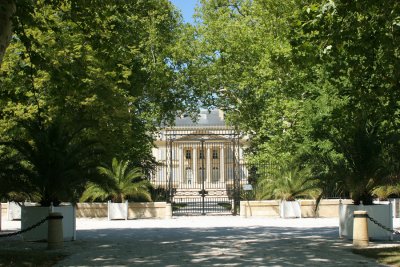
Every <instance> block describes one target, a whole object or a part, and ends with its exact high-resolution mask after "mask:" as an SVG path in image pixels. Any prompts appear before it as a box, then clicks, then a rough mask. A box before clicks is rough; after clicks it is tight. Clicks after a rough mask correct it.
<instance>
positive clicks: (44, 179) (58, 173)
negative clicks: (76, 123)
mask: <svg viewBox="0 0 400 267" xmlns="http://www.w3.org/2000/svg"><path fill="white" fill-rule="evenodd" d="M1 144H2V145H3V146H4V150H3V153H2V154H1V158H2V159H6V160H4V161H2V162H1V164H2V171H1V175H0V178H1V180H0V182H1V183H2V186H3V185H4V186H5V187H4V188H3V187H2V189H3V190H5V191H4V192H2V193H3V194H8V197H13V196H14V197H15V196H17V197H19V198H21V197H23V196H29V197H30V199H31V200H32V201H38V202H40V204H41V205H42V206H49V205H50V204H51V203H53V205H58V204H59V203H60V202H61V201H70V202H75V201H76V200H77V199H78V198H79V196H80V194H81V193H82V191H83V188H84V185H85V184H86V182H87V181H88V180H92V181H95V180H96V175H95V172H94V171H95V166H96V162H97V161H98V160H99V156H100V153H101V151H102V150H101V148H100V147H99V143H98V142H97V141H95V140H91V139H90V138H88V137H87V136H86V135H85V128H78V129H68V128H66V127H65V124H64V123H63V121H62V120H61V119H58V120H55V121H52V122H51V123H49V124H46V125H43V124H39V123H37V122H25V123H24V124H23V126H22V130H21V131H20V132H19V135H15V136H14V137H13V138H11V140H9V141H5V142H2V143H1ZM10 155H11V156H10ZM7 159H8V160H7ZM3 164H4V165H3ZM14 171H15V172H14ZM8 186H9V187H8Z"/></svg>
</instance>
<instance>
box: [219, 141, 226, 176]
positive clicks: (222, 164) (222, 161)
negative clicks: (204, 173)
mask: <svg viewBox="0 0 400 267" xmlns="http://www.w3.org/2000/svg"><path fill="white" fill-rule="evenodd" d="M220 154H221V155H220V161H219V163H220V167H219V168H220V176H221V177H220V181H221V182H223V183H224V182H225V147H224V143H222V147H221V153H220Z"/></svg>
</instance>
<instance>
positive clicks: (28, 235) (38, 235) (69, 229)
mask: <svg viewBox="0 0 400 267" xmlns="http://www.w3.org/2000/svg"><path fill="white" fill-rule="evenodd" d="M52 210H53V211H54V212H60V213H61V214H62V215H63V217H64V218H63V219H62V224H63V237H64V241H73V240H76V217H75V206H72V205H60V206H58V207H52ZM50 211H51V208H50V207H41V206H22V207H21V229H26V228H28V227H30V226H31V225H33V224H35V223H37V222H39V221H40V220H42V219H43V218H45V217H46V216H48V215H49V212H50ZM47 231H48V223H47V221H46V222H44V223H43V224H41V225H40V226H38V227H36V228H34V229H32V230H30V231H28V232H25V233H23V234H22V238H23V239H24V241H44V240H47Z"/></svg>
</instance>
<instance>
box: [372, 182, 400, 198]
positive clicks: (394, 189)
mask: <svg viewBox="0 0 400 267" xmlns="http://www.w3.org/2000/svg"><path fill="white" fill-rule="evenodd" d="M372 194H373V195H374V196H376V197H377V198H378V199H379V200H387V199H389V197H390V196H391V195H399V194H400V185H382V186H378V187H376V188H375V189H374V190H373V191H372Z"/></svg>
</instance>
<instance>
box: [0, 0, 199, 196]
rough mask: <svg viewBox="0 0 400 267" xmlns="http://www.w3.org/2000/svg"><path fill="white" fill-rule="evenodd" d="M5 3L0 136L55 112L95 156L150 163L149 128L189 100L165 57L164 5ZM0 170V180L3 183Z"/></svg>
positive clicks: (170, 37)
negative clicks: (92, 143)
mask: <svg viewBox="0 0 400 267" xmlns="http://www.w3.org/2000/svg"><path fill="white" fill-rule="evenodd" d="M15 4H16V11H15V13H14V15H13V36H12V39H11V42H10V44H9V46H8V48H7V50H6V53H5V55H4V60H3V62H2V65H1V69H0V85H1V86H0V138H1V139H2V140H5V141H7V140H14V139H15V138H17V137H19V136H18V134H19V132H21V131H23V129H24V124H26V123H28V122H31V121H36V122H37V123H38V124H42V125H44V126H43V127H47V125H51V124H52V122H53V121H54V120H56V119H57V118H61V119H62V121H63V127H64V128H65V129H67V130H68V131H69V130H71V129H77V128H85V131H84V132H85V136H86V137H87V138H89V139H94V140H98V141H99V142H100V143H101V144H102V146H103V147H104V148H105V149H104V151H105V153H104V155H103V156H102V158H101V159H99V161H98V162H104V161H108V160H109V159H111V157H112V156H114V155H116V156H118V157H122V158H129V159H130V160H131V161H132V162H133V163H134V165H135V166H143V167H144V168H145V171H147V172H148V171H150V169H151V168H152V167H153V166H154V160H153V157H152V154H151V149H152V147H153V144H152V143H153V137H154V135H153V133H154V132H155V131H156V128H157V126H159V125H160V124H162V123H166V122H170V121H172V120H173V118H174V117H175V114H176V113H177V112H182V110H184V109H186V107H187V106H191V105H197V100H196V98H195V97H194V96H193V95H194V94H191V93H190V92H189V91H188V90H187V88H185V87H184V86H183V83H182V81H181V75H180V74H179V73H178V72H177V71H176V69H175V68H174V66H173V65H172V64H171V62H172V61H174V62H175V61H179V59H177V58H176V56H178V55H177V53H176V51H175V50H174V49H175V44H176V41H177V39H178V37H179V34H180V31H181V27H182V22H181V19H180V17H179V14H178V13H177V11H176V10H175V9H174V7H173V6H172V4H171V3H170V2H169V1H168V0H161V1H160V0H149V1H141V0H130V1H125V2H123V3H122V2H121V3H116V2H114V1H96V0H89V1H75V0H73V1H69V0H55V1H42V0H40V1H15ZM1 37H2V36H1ZM0 53H3V51H2V50H1V51H0ZM20 141H23V140H20ZM25 141H29V140H28V139H26V140H25ZM4 153H6V152H4ZM7 153H11V154H13V153H14V152H13V151H8V152H7ZM4 155H5V154H4ZM18 156H20V155H18ZM4 157H8V156H4ZM14 159H15V162H16V158H14ZM0 160H3V159H0ZM4 160H5V161H7V160H8V159H4ZM21 164H22V163H21ZM97 165H98V164H97ZM7 166H8V165H7ZM13 166H14V167H12V168H14V169H13V170H15V169H18V168H17V167H16V166H17V165H15V164H14V165H13ZM7 168H9V169H10V170H9V171H7V172H9V173H12V171H11V167H7ZM14 176H16V175H14ZM14 176H13V177H14ZM2 177H4V178H2ZM6 177H10V176H9V174H4V175H2V176H1V177H0V178H1V181H4V183H5V182H6V180H7V181H11V182H7V183H13V182H12V180H13V179H15V178H6ZM6 188H10V187H6ZM7 190H8V189H7ZM13 190H14V189H13ZM6 193H7V192H5V193H4V194H6Z"/></svg>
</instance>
